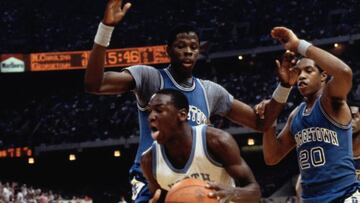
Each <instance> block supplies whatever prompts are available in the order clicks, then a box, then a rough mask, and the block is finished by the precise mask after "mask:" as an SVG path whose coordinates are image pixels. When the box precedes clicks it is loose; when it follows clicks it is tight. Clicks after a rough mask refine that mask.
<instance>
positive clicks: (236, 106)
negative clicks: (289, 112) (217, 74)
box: [226, 52, 299, 131]
mask: <svg viewBox="0 0 360 203" xmlns="http://www.w3.org/2000/svg"><path fill="white" fill-rule="evenodd" d="M275 62H276V74H277V76H278V78H279V81H280V83H279V85H278V87H277V88H276V89H275V91H274V92H273V95H272V98H271V100H269V103H268V104H267V106H268V108H266V109H264V112H262V114H261V115H259V114H258V113H257V112H256V111H255V110H254V109H253V108H252V107H250V106H249V105H247V104H245V103H243V102H241V101H239V100H235V99H234V102H233V105H232V108H231V110H230V111H229V113H228V114H227V115H226V116H227V118H229V119H230V120H232V121H233V122H235V123H239V124H242V125H245V126H247V127H250V128H253V129H255V130H258V131H266V130H267V129H269V128H270V127H271V126H272V124H273V123H274V122H275V120H276V119H277V118H278V116H279V115H280V113H281V111H282V110H283V108H284V106H285V104H286V101H287V98H288V96H289V94H290V91H291V86H293V85H294V84H296V81H297V77H298V75H299V70H298V69H296V68H295V64H296V60H295V53H293V52H285V53H284V55H283V56H282V60H281V62H280V61H279V60H276V61H275Z"/></svg>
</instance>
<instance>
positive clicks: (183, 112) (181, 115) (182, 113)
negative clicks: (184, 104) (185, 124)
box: [178, 108, 188, 121]
mask: <svg viewBox="0 0 360 203" xmlns="http://www.w3.org/2000/svg"><path fill="white" fill-rule="evenodd" d="M178 115H179V119H180V120H181V121H186V120H187V116H188V114H187V111H186V109H185V108H182V109H180V110H179V113H178Z"/></svg>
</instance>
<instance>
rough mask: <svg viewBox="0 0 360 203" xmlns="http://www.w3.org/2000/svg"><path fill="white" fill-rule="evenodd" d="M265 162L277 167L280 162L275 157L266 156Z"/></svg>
mask: <svg viewBox="0 0 360 203" xmlns="http://www.w3.org/2000/svg"><path fill="white" fill-rule="evenodd" d="M264 161H265V164H266V165H268V166H274V165H277V164H278V163H279V161H280V160H279V159H277V158H275V157H272V156H267V155H264Z"/></svg>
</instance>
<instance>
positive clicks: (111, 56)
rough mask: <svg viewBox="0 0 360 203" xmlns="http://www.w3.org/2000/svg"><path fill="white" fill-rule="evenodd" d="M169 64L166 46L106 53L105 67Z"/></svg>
mask: <svg viewBox="0 0 360 203" xmlns="http://www.w3.org/2000/svg"><path fill="white" fill-rule="evenodd" d="M158 63H169V58H168V56H167V53H166V46H164V45H160V46H149V47H136V48H125V49H112V50H111V49H109V50H107V51H106V58H105V66H106V67H119V66H129V65H136V64H158Z"/></svg>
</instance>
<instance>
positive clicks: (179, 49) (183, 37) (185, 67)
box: [168, 32, 200, 73]
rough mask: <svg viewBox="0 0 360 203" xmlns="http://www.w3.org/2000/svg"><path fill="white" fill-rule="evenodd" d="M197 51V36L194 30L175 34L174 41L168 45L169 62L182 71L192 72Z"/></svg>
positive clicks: (197, 55) (198, 44)
mask: <svg viewBox="0 0 360 203" xmlns="http://www.w3.org/2000/svg"><path fill="white" fill-rule="evenodd" d="M199 53H200V43H199V37H198V36H197V34H196V33H195V32H185V33H179V34H177V35H176V39H175V41H174V42H173V43H172V45H171V46H170V47H168V54H169V56H170V59H171V64H172V65H173V66H175V68H180V69H181V70H180V71H182V72H184V73H191V72H192V70H193V68H194V66H195V63H196V61H197V59H198V57H199Z"/></svg>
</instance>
